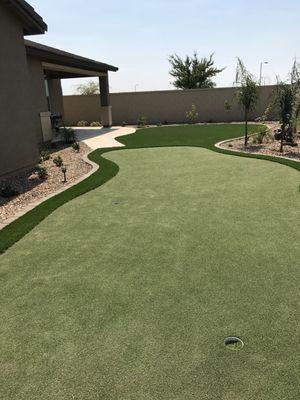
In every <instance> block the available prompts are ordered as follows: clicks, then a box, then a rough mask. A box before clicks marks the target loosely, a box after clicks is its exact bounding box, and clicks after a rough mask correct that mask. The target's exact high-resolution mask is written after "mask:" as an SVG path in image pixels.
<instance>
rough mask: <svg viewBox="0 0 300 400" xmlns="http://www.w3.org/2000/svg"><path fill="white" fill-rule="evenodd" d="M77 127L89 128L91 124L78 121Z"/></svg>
mask: <svg viewBox="0 0 300 400" xmlns="http://www.w3.org/2000/svg"><path fill="white" fill-rule="evenodd" d="M77 126H89V123H88V122H87V121H78V122H77Z"/></svg>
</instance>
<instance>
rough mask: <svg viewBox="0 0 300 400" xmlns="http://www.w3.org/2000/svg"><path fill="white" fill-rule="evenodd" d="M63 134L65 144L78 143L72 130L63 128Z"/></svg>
mask: <svg viewBox="0 0 300 400" xmlns="http://www.w3.org/2000/svg"><path fill="white" fill-rule="evenodd" d="M61 134H62V137H63V140H64V142H65V143H73V142H75V141H76V133H75V131H74V129H72V128H62V129H61Z"/></svg>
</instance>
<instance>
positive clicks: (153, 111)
mask: <svg viewBox="0 0 300 400" xmlns="http://www.w3.org/2000/svg"><path fill="white" fill-rule="evenodd" d="M235 90H236V89H234V88H232V87H230V88H216V89H196V90H166V91H156V92H136V93H135V92H132V93H113V94H111V95H110V101H111V105H112V114H113V123H114V124H115V125H118V124H120V123H122V122H123V121H125V122H127V123H128V124H135V123H136V121H137V119H138V117H139V116H140V115H145V116H147V118H148V121H149V123H157V122H164V121H168V122H169V123H180V122H186V121H187V120H186V115H185V114H186V111H187V110H190V109H191V106H192V104H195V105H196V107H197V110H198V113H199V120H200V121H203V122H207V121H212V122H226V121H241V120H242V119H243V116H242V113H241V111H240V109H239V107H238V105H237V102H236V101H234V93H235ZM272 91H273V86H263V87H261V88H260V92H261V93H260V102H259V104H258V107H257V110H256V112H255V113H254V114H253V115H252V118H256V117H258V116H261V115H262V114H263V112H264V110H265V109H266V107H267V105H268V103H269V101H270V96H271V93H272ZM225 100H228V101H229V102H231V103H232V109H231V110H230V111H227V110H225V107H224V103H225ZM99 109H100V101H99V95H93V96H65V97H64V110H65V120H66V123H67V124H69V125H74V124H76V123H77V122H78V121H79V120H87V121H89V122H92V121H97V120H98V121H99V118H100V111H99Z"/></svg>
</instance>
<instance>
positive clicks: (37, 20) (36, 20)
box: [4, 0, 48, 35]
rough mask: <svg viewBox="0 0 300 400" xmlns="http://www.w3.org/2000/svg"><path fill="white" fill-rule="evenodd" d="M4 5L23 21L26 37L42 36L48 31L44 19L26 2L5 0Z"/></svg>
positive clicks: (22, 0) (23, 0)
mask: <svg viewBox="0 0 300 400" xmlns="http://www.w3.org/2000/svg"><path fill="white" fill-rule="evenodd" d="M4 4H5V5H7V6H8V7H9V8H10V9H11V10H12V12H13V13H14V14H15V15H17V16H18V18H20V20H21V21H22V23H23V27H24V35H40V34H44V33H45V32H46V31H47V29H48V27H47V24H46V23H45V22H44V20H43V18H42V17H41V16H40V15H39V14H38V13H37V12H36V11H35V10H34V8H33V7H31V5H30V4H28V3H27V2H26V1H25V0H4Z"/></svg>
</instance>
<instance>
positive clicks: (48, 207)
mask: <svg viewBox="0 0 300 400" xmlns="http://www.w3.org/2000/svg"><path fill="white" fill-rule="evenodd" d="M224 125H226V126H227V125H228V124H224ZM210 126H213V125H210ZM216 126H217V127H218V128H220V127H222V125H216ZM232 126H237V125H232ZM258 126H260V125H252V129H253V130H255V129H256V127H258ZM178 128H179V129H180V128H186V126H179V127H177V129H178ZM187 128H189V127H187ZM149 129H156V130H158V129H166V127H163V128H159V127H157V128H144V129H139V130H138V131H137V132H136V133H134V134H131V135H126V136H122V137H120V138H118V141H119V142H121V143H122V144H124V145H125V147H114V148H105V149H97V150H94V151H93V152H92V153H90V154H89V155H88V158H89V159H90V160H91V161H93V162H94V163H96V164H98V166H99V169H98V170H97V171H96V172H94V173H93V174H92V175H90V176H89V177H88V178H86V179H84V180H83V181H81V182H80V183H78V184H77V185H74V186H72V187H71V188H68V189H66V190H65V191H63V192H61V193H59V194H57V195H55V196H53V197H51V198H49V199H48V200H46V201H44V202H43V203H41V204H39V205H38V206H36V207H35V208H33V209H32V210H30V211H28V212H27V213H26V214H24V215H23V216H21V217H20V218H18V219H16V220H15V221H13V222H12V223H10V224H9V225H7V226H5V227H4V228H3V229H2V230H1V231H0V254H3V253H4V252H5V251H6V250H7V249H9V248H10V247H11V246H12V245H13V244H15V243H16V242H18V241H19V240H20V239H22V238H23V237H24V236H25V235H26V234H27V233H29V232H30V231H31V230H32V229H33V228H35V227H36V226H37V225H38V224H39V223H40V222H42V221H43V220H44V219H45V218H46V217H47V216H49V215H50V214H51V213H52V212H53V211H55V210H56V209H58V208H59V207H61V206H62V205H64V204H66V203H67V202H69V201H71V200H73V199H75V198H76V197H78V196H81V195H83V194H85V193H87V192H89V191H91V190H94V189H96V188H98V187H100V186H102V185H103V184H105V183H106V182H107V181H109V180H110V179H112V178H113V177H114V176H116V175H117V173H118V171H119V166H118V165H117V164H115V163H114V162H112V161H110V160H108V159H106V158H105V157H103V154H105V153H108V152H112V151H122V150H129V149H143V148H157V147H178V146H181V147H202V148H206V149H208V150H212V151H215V152H217V153H222V154H226V155H230V156H237V157H248V158H255V159H261V160H266V161H272V162H276V163H279V164H282V165H285V166H288V167H291V168H294V169H296V170H297V171H299V172H300V163H299V162H296V161H293V160H288V159H285V158H278V157H274V156H268V155H260V154H249V153H241V152H236V151H230V150H225V149H221V148H218V147H215V144H216V143H218V142H219V141H221V140H226V139H224V138H221V139H220V140H215V141H214V142H211V141H210V140H209V139H210V138H209V137H208V138H207V143H205V142H203V143H201V144H199V143H197V141H195V143H185V137H184V136H185V135H184V134H183V135H182V143H170V144H168V143H157V144H155V145H154V144H147V142H145V143H144V144H143V145H141V144H137V145H135V143H134V141H135V138H136V137H137V136H138V135H140V134H141V133H142V134H144V133H145V131H148V130H149ZM169 129H172V127H169ZM238 136H241V135H240V134H239V135H235V136H234V135H232V137H228V138H227V139H234V138H236V137H238Z"/></svg>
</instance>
